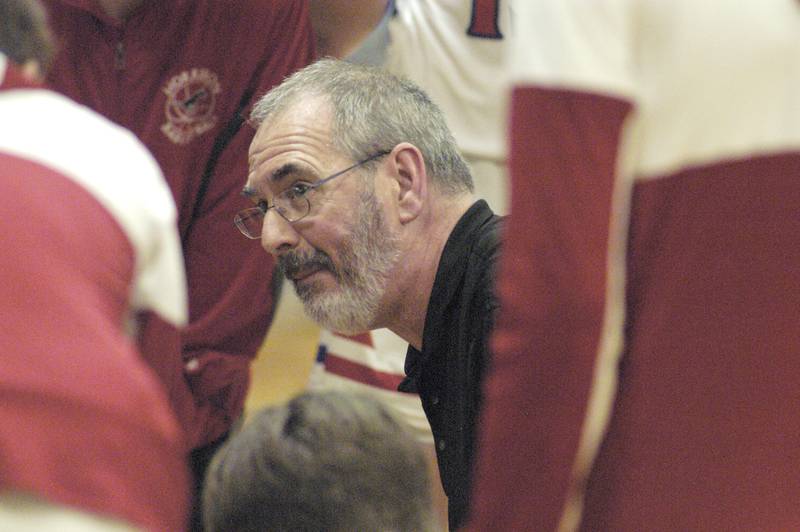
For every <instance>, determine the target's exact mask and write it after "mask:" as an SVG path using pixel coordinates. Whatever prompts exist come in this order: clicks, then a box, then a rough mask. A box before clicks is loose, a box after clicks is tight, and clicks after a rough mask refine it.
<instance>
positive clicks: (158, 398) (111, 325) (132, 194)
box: [0, 0, 189, 532]
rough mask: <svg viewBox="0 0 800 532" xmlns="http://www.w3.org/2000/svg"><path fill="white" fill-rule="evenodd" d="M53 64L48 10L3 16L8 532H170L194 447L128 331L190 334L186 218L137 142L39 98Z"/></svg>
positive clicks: (2, 518)
mask: <svg viewBox="0 0 800 532" xmlns="http://www.w3.org/2000/svg"><path fill="white" fill-rule="evenodd" d="M51 50H52V41H51V39H50V35H49V32H48V29H47V27H46V25H45V16H44V11H43V10H42V7H41V5H40V4H39V3H38V2H36V1H34V0H4V1H3V2H0V124H2V127H0V174H2V177H1V178H0V217H2V219H3V231H2V234H1V235H0V249H2V252H0V271H2V272H3V274H2V279H1V280H0V302H2V303H0V308H2V319H0V352H2V356H0V530H13V531H15V532H16V531H27V530H35V531H40V530H59V531H61V530H66V529H78V530H82V531H83V530H85V531H94V530H103V531H106V530H132V529H142V530H153V531H164V532H168V531H169V532H174V531H176V530H181V529H182V528H183V527H184V526H185V520H186V512H187V508H188V502H189V490H188V471H187V469H186V463H185V455H184V449H185V441H184V438H183V437H182V433H181V431H180V429H179V425H178V422H177V420H176V419H175V417H174V414H173V413H172V411H171V409H170V407H169V403H168V400H167V397H166V394H165V393H164V391H163V389H162V387H161V386H160V384H159V383H158V379H157V377H156V376H155V374H154V373H153V372H152V370H151V369H150V368H149V367H148V366H147V365H146V364H145V363H144V361H143V360H142V359H141V357H140V353H139V352H138V351H137V349H136V348H135V344H134V341H133V340H132V339H131V338H130V337H129V336H128V334H127V329H128V327H127V326H128V324H130V323H131V322H132V319H133V316H132V314H133V313H135V312H140V311H144V310H149V311H152V312H154V313H156V314H158V315H159V316H160V317H161V318H162V319H163V320H165V321H166V322H169V323H172V324H174V325H175V326H181V325H183V324H184V323H185V322H186V317H187V308H186V285H185V283H186V281H185V275H184V269H183V261H182V258H181V249H180V240H179V237H178V230H177V224H176V209H175V204H174V202H173V200H172V196H171V195H170V192H169V188H168V186H167V184H166V182H165V181H164V178H163V176H162V174H161V171H160V170H159V168H158V165H157V164H156V162H155V160H154V159H153V157H152V156H151V155H150V154H149V153H148V152H147V150H146V149H145V148H144V146H143V145H142V144H141V143H140V142H139V141H138V140H137V139H136V137H134V135H133V134H131V133H130V132H129V131H127V130H124V129H123V128H121V127H119V126H117V125H114V124H112V123H111V122H109V121H108V120H106V119H105V118H103V117H101V116H100V115H98V114H96V113H94V112H92V111H90V110H89V109H86V108H85V107H83V106H80V105H78V104H76V103H75V102H73V101H71V100H69V99H67V98H66V97H64V96H62V95H59V94H56V93H54V92H51V91H49V90H45V89H44V88H42V86H41V85H40V81H41V74H42V69H44V68H46V67H47V65H48V64H49V63H50V60H51V53H52V52H51ZM70 527H75V528H70Z"/></svg>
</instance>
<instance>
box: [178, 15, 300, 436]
mask: <svg viewBox="0 0 800 532" xmlns="http://www.w3.org/2000/svg"><path fill="white" fill-rule="evenodd" d="M275 5H276V6H279V7H274V8H273V11H274V16H273V17H271V26H268V27H264V28H262V30H263V31H262V32H261V33H260V34H259V35H257V36H256V37H257V39H256V38H254V39H253V41H254V43H253V46H256V45H257V44H258V43H264V42H266V43H267V46H268V47H269V50H265V51H264V54H263V55H262V56H261V57H264V58H265V59H264V60H262V61H261V63H259V64H258V66H257V68H256V69H255V71H254V73H253V77H252V79H251V84H250V87H251V89H250V92H251V97H250V101H248V102H243V103H244V105H243V106H242V110H241V111H242V113H243V114H246V113H247V112H248V110H249V107H250V106H251V105H252V103H253V101H254V100H255V98H257V97H258V96H260V95H261V94H262V93H263V92H264V91H266V90H267V89H269V88H271V87H272V86H274V85H276V84H278V83H280V81H281V80H282V79H283V78H284V77H286V76H288V75H289V74H291V73H292V72H293V71H295V70H297V69H299V68H301V67H303V66H305V65H306V64H308V63H309V62H310V61H311V60H312V59H313V55H314V46H313V40H312V36H311V28H310V23H309V22H308V7H307V5H306V3H305V2H275ZM270 35H273V36H274V37H272V38H270V37H269V36H270ZM265 36H266V37H265ZM262 46H263V45H262ZM232 60H235V58H232ZM223 134H224V133H223ZM252 136H253V131H252V130H251V128H250V127H248V126H246V125H243V126H242V127H241V128H240V129H239V130H238V132H237V133H236V134H235V135H234V136H233V137H232V138H231V139H230V142H229V143H228V144H227V145H226V146H225V148H224V150H222V151H221V152H220V154H219V157H218V160H217V161H216V165H215V169H214V172H213V174H211V175H210V179H209V180H208V188H207V191H206V193H205V196H204V201H203V204H202V205H200V206H198V207H196V210H195V215H194V217H193V219H192V222H191V227H190V228H189V230H188V232H187V234H186V236H185V239H184V253H185V257H186V264H187V278H188V285H189V302H190V306H189V311H190V324H189V326H188V327H187V329H186V331H185V334H184V338H183V360H184V362H185V364H186V375H187V379H188V382H189V386H190V387H191V392H192V395H193V396H194V402H195V406H196V408H197V411H196V413H195V419H194V423H193V424H192V425H193V427H192V434H190V439H191V441H192V442H193V446H194V447H199V446H202V445H204V444H206V443H209V442H212V441H214V440H215V439H217V438H219V437H220V436H221V435H223V434H224V433H225V432H226V431H227V430H228V429H229V428H230V426H231V424H232V423H233V422H234V421H235V420H236V419H237V418H238V417H239V416H240V415H241V413H242V409H243V405H244V400H245V396H246V393H247V388H248V384H249V379H250V376H249V365H250V360H251V359H252V358H253V357H254V356H255V354H256V352H257V350H258V348H259V346H260V345H261V343H262V341H263V339H264V335H265V333H266V331H267V327H268V326H269V323H270V321H271V318H272V311H273V303H274V302H273V301H272V295H271V290H270V282H271V278H272V273H273V262H272V259H271V258H270V257H269V256H268V254H266V253H265V252H264V250H263V249H261V247H260V246H259V245H258V243H257V242H253V241H248V240H246V239H245V238H242V237H241V235H240V234H238V231H236V229H235V227H234V226H233V222H232V219H233V215H234V214H235V213H236V212H237V211H238V210H240V209H241V208H243V207H246V206H248V205H245V203H244V202H245V200H244V199H243V198H242V196H241V189H242V187H243V186H244V183H245V180H246V178H247V164H248V163H247V151H248V147H249V144H250V141H251V139H252Z"/></svg>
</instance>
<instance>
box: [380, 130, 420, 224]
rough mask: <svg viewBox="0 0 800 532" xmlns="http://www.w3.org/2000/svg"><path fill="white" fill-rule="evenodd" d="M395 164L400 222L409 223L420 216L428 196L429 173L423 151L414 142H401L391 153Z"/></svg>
mask: <svg viewBox="0 0 800 532" xmlns="http://www.w3.org/2000/svg"><path fill="white" fill-rule="evenodd" d="M389 156H390V157H391V158H392V163H393V164H394V178H395V179H396V180H397V183H398V185H399V187H398V189H397V207H398V213H399V215H400V222H401V223H403V224H406V223H409V222H411V221H413V220H414V219H416V218H417V216H419V214H420V213H421V212H422V206H423V204H424V202H425V201H426V200H427V197H428V174H427V171H426V168H425V160H424V158H423V157H422V153H421V152H420V151H419V149H418V148H417V147H416V146H414V145H413V144H409V143H408V142H401V143H400V144H398V145H397V146H395V147H394V149H393V150H392V153H391V154H390V155H389Z"/></svg>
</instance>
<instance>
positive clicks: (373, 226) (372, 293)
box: [281, 191, 400, 334]
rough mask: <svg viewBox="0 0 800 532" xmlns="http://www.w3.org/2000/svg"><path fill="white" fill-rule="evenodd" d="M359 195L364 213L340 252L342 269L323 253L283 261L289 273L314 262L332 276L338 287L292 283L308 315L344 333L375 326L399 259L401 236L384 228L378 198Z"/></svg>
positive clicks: (354, 225)
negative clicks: (324, 287) (334, 288)
mask: <svg viewBox="0 0 800 532" xmlns="http://www.w3.org/2000/svg"><path fill="white" fill-rule="evenodd" d="M361 196H362V197H361V199H362V204H361V210H360V214H359V217H358V220H356V222H355V223H354V224H353V225H352V227H351V232H352V238H351V239H350V241H349V242H347V243H346V244H344V245H343V247H342V249H341V250H340V259H341V266H340V267H339V268H336V267H335V266H334V264H333V262H332V261H331V259H330V257H329V256H328V255H327V254H325V253H323V252H321V251H315V252H314V253H313V255H312V256H310V257H304V258H303V257H291V258H290V257H286V258H285V259H282V263H281V265H282V266H283V267H284V270H285V271H287V272H288V271H290V268H293V267H294V268H298V269H299V268H300V267H302V265H304V264H308V262H309V261H311V262H314V263H315V264H316V265H317V266H320V267H322V268H325V269H327V270H328V271H330V272H331V273H332V274H333V275H334V277H335V278H336V281H337V284H338V286H339V290H337V291H326V290H323V289H322V288H321V287H319V286H316V285H315V283H313V282H312V283H308V284H305V285H304V286H302V287H298V286H297V285H296V284H295V285H294V286H295V292H296V293H297V295H298V297H299V298H300V300H301V301H302V302H303V308H304V310H305V312H306V314H308V316H309V317H310V318H311V319H313V320H314V321H315V322H317V323H319V324H320V325H321V326H322V327H324V328H326V329H329V330H331V331H334V332H338V333H342V334H357V333H360V332H364V331H368V330H370V329H372V328H373V326H374V323H375V319H376V317H377V313H378V310H379V306H380V303H381V299H382V298H383V295H384V293H385V292H386V285H387V283H388V279H389V273H390V272H391V270H392V269H393V268H394V267H395V265H396V264H397V261H398V260H399V258H400V252H399V250H398V246H397V237H396V236H394V235H392V234H391V233H390V231H389V229H388V227H386V222H385V219H384V217H383V214H382V213H381V211H380V208H379V206H378V204H377V198H375V196H374V194H372V193H371V191H365V192H364V193H362V195H361Z"/></svg>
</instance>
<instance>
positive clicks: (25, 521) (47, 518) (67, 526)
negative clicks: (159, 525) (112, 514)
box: [0, 493, 141, 532]
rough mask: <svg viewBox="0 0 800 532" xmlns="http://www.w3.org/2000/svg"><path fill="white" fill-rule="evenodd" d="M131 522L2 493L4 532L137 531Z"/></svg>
mask: <svg viewBox="0 0 800 532" xmlns="http://www.w3.org/2000/svg"><path fill="white" fill-rule="evenodd" d="M139 530H141V529H140V528H137V527H134V526H133V525H129V524H127V523H123V522H121V521H117V520H114V519H110V518H108V517H101V516H99V515H94V514H90V513H86V512H82V511H79V510H76V509H74V508H68V507H66V506H61V505H57V504H52V503H49V502H46V501H41V500H38V499H34V498H32V497H28V496H25V495H21V494H18V493H5V494H2V495H0V532H136V531H139Z"/></svg>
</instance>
